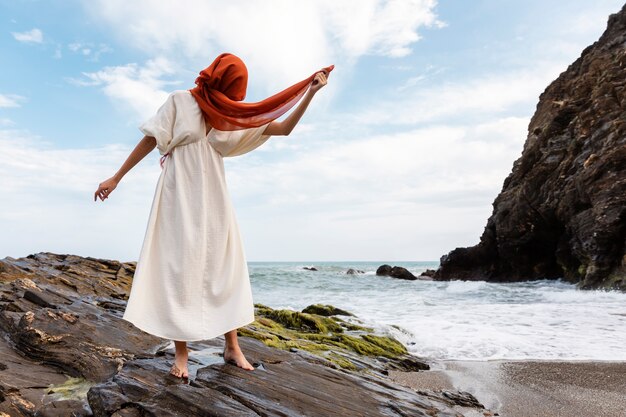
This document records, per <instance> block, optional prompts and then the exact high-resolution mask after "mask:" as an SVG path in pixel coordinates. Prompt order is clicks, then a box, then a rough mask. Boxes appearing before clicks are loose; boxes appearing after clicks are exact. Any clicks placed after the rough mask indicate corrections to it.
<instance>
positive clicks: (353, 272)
mask: <svg viewBox="0 0 626 417" xmlns="http://www.w3.org/2000/svg"><path fill="white" fill-rule="evenodd" d="M364 273H365V272H363V271H361V270H360V269H352V268H350V269H348V270H347V271H346V274H349V275H356V274H364Z"/></svg>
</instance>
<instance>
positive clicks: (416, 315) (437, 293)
mask: <svg viewBox="0 0 626 417" xmlns="http://www.w3.org/2000/svg"><path fill="white" fill-rule="evenodd" d="M383 263H388V264H390V265H392V266H393V265H398V266H403V267H405V268H407V269H408V270H409V271H411V272H413V273H414V274H415V275H419V274H420V273H421V272H422V271H424V270H425V269H427V268H431V269H435V268H436V267H437V266H438V263H437V262H314V263H308V262H249V263H248V266H249V271H250V280H251V283H252V291H253V298H254V302H255V303H261V304H265V305H268V306H270V307H272V308H288V309H293V310H302V309H303V308H305V307H306V306H308V305H310V304H315V303H322V304H332V305H334V306H336V307H339V308H343V309H345V310H348V311H350V312H352V313H354V314H355V315H356V316H358V318H359V319H360V320H362V321H363V322H364V323H365V324H366V325H368V326H373V327H375V328H376V329H377V331H380V332H381V333H386V334H391V335H393V336H394V337H396V338H397V339H398V340H400V341H401V342H402V343H404V344H405V346H406V347H407V349H408V350H409V351H410V352H412V353H414V354H416V355H420V356H423V357H428V358H433V359H449V360H494V359H541V360H615V361H617V360H619V361H623V360H626V293H620V292H608V291H582V290H577V289H576V288H575V286H574V285H571V284H568V283H565V282H562V281H548V280H541V281H533V282H524V283H512V284H493V283H486V282H480V281H450V282H434V281H421V280H418V281H405V280H400V279H395V278H390V277H380V276H376V269H377V268H378V267H379V266H380V265H382V264H383ZM304 266H315V267H316V268H318V271H307V270H305V269H303V267H304ZM349 268H354V269H360V270H362V271H364V273H363V274H358V275H348V274H346V273H345V272H346V271H347V270H348V269H349ZM392 325H396V326H398V327H399V328H400V329H401V330H398V329H396V328H394V327H392Z"/></svg>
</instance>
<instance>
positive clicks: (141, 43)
mask: <svg viewBox="0 0 626 417" xmlns="http://www.w3.org/2000/svg"><path fill="white" fill-rule="evenodd" d="M435 5H436V2H435V1H433V0H412V1H393V0H391V1H386V0H352V1H342V2H337V1H334V0H324V1H314V0H308V1H304V0H303V1H297V2H294V1H287V0H273V1H267V2H252V1H245V0H239V1H229V2H219V1H217V0H215V1H204V0H195V1H192V0H189V1H182V2H181V1H175V0H169V1H162V2H159V5H158V7H155V6H154V4H153V2H150V1H148V0H144V1H134V2H130V3H129V2H127V1H123V0H100V1H96V2H93V1H89V2H85V9H86V10H87V11H88V12H89V13H92V14H93V15H95V16H97V17H98V20H99V21H104V22H107V23H108V24H109V25H110V26H112V27H113V29H114V31H115V32H116V33H117V35H118V36H119V37H120V38H121V39H124V41H125V42H128V43H129V44H130V45H133V46H135V47H136V48H137V49H139V50H141V51H142V52H147V53H148V54H152V55H165V56H180V57H183V58H186V59H187V60H188V61H189V62H190V64H191V66H192V67H193V68H194V70H193V71H191V73H192V74H193V73H197V72H198V71H199V70H200V69H202V68H204V67H203V66H202V65H204V66H206V65H208V64H209V63H210V62H211V61H212V60H213V58H214V57H215V56H217V55H218V53H220V52H222V51H230V52H233V53H235V54H237V55H239V56H240V57H241V58H242V59H243V60H244V61H245V62H246V64H247V65H248V67H249V69H250V73H251V74H252V75H253V76H252V77H251V80H250V81H251V83H258V85H259V86H262V88H263V89H264V93H267V92H271V91H273V92H275V90H276V89H277V88H280V87H283V88H284V87H285V85H288V84H290V83H293V82H296V81H299V80H301V79H302V78H304V77H305V76H307V75H309V74H310V73H312V72H313V71H315V70H317V69H319V68H321V67H322V66H326V65H329V64H331V63H334V64H337V73H341V72H342V71H344V74H347V71H345V70H346V69H347V68H349V67H350V66H351V65H352V64H353V63H354V61H355V60H356V59H357V58H358V57H360V56H362V55H364V54H377V55H386V56H404V55H406V54H408V53H409V52H410V50H411V45H412V44H413V43H414V42H416V41H417V40H418V39H419V34H418V30H419V29H420V28H422V27H426V26H441V24H440V22H438V21H437V19H436V17H435V15H434V11H433V10H434V7H435ZM218 15H219V17H218ZM196 67H197V68H196ZM344 76H345V75H344ZM340 77H341V75H339V74H337V75H336V76H335V78H336V79H337V78H340Z"/></svg>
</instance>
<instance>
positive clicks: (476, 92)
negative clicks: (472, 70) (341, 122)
mask: <svg viewBox="0 0 626 417" xmlns="http://www.w3.org/2000/svg"><path fill="white" fill-rule="evenodd" d="M562 70H563V68H562V67H561V66H559V65H556V64H550V65H545V66H537V67H535V68H532V69H522V70H516V71H511V72H501V73H496V74H490V75H482V76H480V77H477V78H474V79H469V80H464V81H463V82H440V83H439V84H436V85H430V86H424V85H423V84H418V81H419V79H415V78H413V77H412V78H409V79H408V80H407V81H406V82H405V83H404V84H403V85H402V86H401V87H400V89H401V90H402V94H401V95H400V97H399V98H398V97H395V96H394V97H386V98H381V97H376V100H377V102H376V103H366V104H365V107H363V108H362V109H361V110H358V111H355V112H354V114H348V115H346V116H345V117H346V118H349V119H351V120H350V122H351V123H358V124H374V125H380V124H416V123H426V122H436V121H442V120H445V119H447V118H450V117H453V118H455V119H457V120H458V119H461V120H467V119H468V118H470V117H472V116H476V115H482V116H483V117H484V116H485V115H487V116H489V117H493V116H494V115H497V114H499V113H503V112H510V111H511V109H512V108H513V107H514V106H516V105H520V104H524V105H531V104H533V103H536V102H537V101H538V100H539V95H540V94H541V92H542V91H544V90H545V88H546V87H547V86H548V84H549V83H550V82H551V81H553V80H554V79H555V78H556V77H557V76H558V75H559V74H560V72H561V71H562Z"/></svg>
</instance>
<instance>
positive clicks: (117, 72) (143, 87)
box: [68, 57, 178, 119]
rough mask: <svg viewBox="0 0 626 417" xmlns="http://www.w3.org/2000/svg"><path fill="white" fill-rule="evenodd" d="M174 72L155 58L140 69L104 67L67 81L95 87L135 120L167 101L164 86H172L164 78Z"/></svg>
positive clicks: (126, 66)
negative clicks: (124, 109) (126, 110)
mask: <svg viewBox="0 0 626 417" xmlns="http://www.w3.org/2000/svg"><path fill="white" fill-rule="evenodd" d="M175 72H176V70H175V67H174V64H173V63H171V62H170V61H169V60H167V59H165V58H162V57H159V58H155V59H152V60H149V61H148V62H147V63H146V64H145V65H144V66H139V65H137V64H135V63H132V64H127V65H122V66H113V67H105V68H103V69H102V70H100V71H97V72H85V73H83V75H84V78H83V79H68V81H69V82H71V83H73V84H76V85H80V86H99V87H102V90H103V91H104V93H105V94H106V95H107V96H108V97H110V98H111V99H112V100H113V101H114V103H118V105H119V106H121V107H123V108H128V109H130V110H132V111H133V112H134V114H135V115H137V116H138V117H139V118H142V119H145V118H147V117H150V116H151V115H153V114H154V112H156V110H157V109H158V107H159V106H160V105H161V104H163V102H164V101H165V99H166V98H167V95H168V92H167V91H165V90H164V87H165V86H168V85H176V84H178V82H177V81H168V80H167V77H168V76H171V75H172V74H174V73H175Z"/></svg>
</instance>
